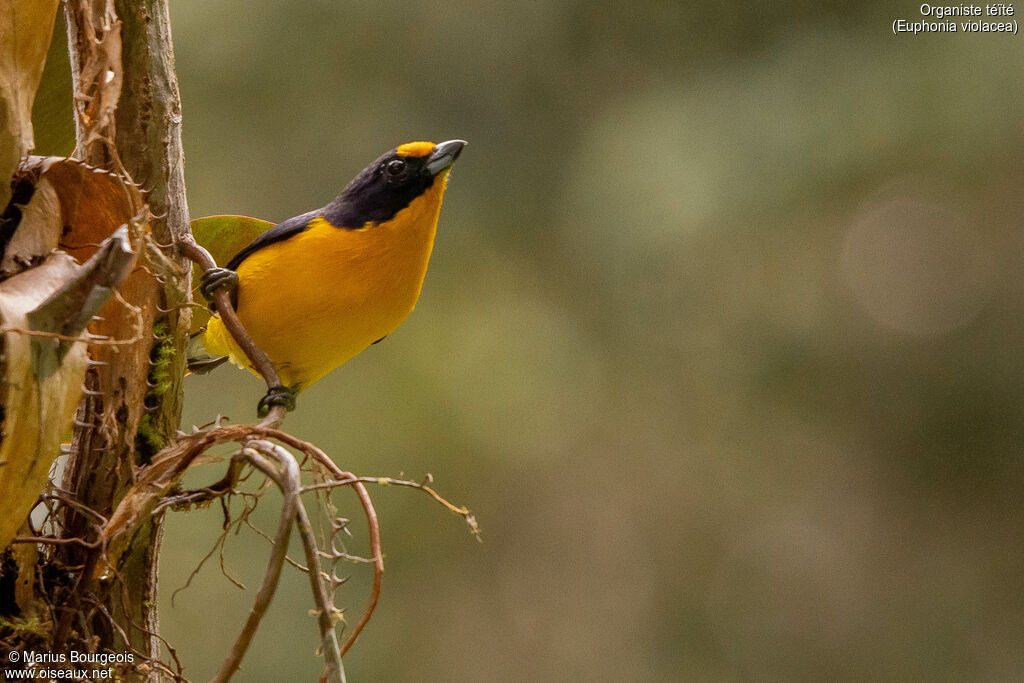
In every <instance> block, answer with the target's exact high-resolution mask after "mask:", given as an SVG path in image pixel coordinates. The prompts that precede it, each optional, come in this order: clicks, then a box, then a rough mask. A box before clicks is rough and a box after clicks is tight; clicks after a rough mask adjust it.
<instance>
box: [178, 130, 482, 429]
mask: <svg viewBox="0 0 1024 683" xmlns="http://www.w3.org/2000/svg"><path fill="white" fill-rule="evenodd" d="M465 144H466V143H465V141H463V140H449V141H447V142H442V143H440V144H436V145H435V144H434V143H432V142H408V143H406V144H404V145H400V146H399V147H397V148H395V149H393V150H391V151H389V152H387V153H386V154H384V155H383V156H381V157H380V158H378V159H377V160H376V161H373V162H372V163H371V164H370V165H369V166H367V167H366V168H364V169H363V170H362V171H361V172H360V173H359V174H358V175H357V176H356V177H355V178H354V179H353V180H352V182H350V183H349V184H348V186H347V187H345V189H344V190H342V191H341V194H339V195H338V196H337V197H335V198H334V199H333V200H332V201H331V202H330V203H329V204H327V205H326V206H324V207H323V208H321V209H316V210H315V211H310V212H308V213H304V214H302V215H300V216H295V217H294V218H289V219H288V220H286V221H284V222H283V223H279V224H278V225H276V226H274V227H273V228H270V229H269V230H267V231H266V232H265V233H263V234H262V235H260V236H259V237H258V238H257V239H255V240H254V241H253V242H252V243H251V244H249V245H248V246H247V247H245V248H244V249H242V250H241V251H240V252H238V253H237V254H236V255H235V256H234V258H232V259H231V260H230V261H229V262H228V264H227V266H226V267H225V268H212V269H210V270H207V271H206V272H205V273H204V274H203V277H202V284H201V286H200V290H201V291H202V293H203V294H204V296H206V297H207V298H211V297H212V296H213V292H214V291H215V290H217V289H219V288H221V287H224V288H226V289H228V291H229V292H230V293H231V295H232V300H233V302H234V304H235V309H236V310H237V312H238V317H239V318H240V319H241V321H242V323H243V324H244V325H245V328H246V330H247V331H248V332H249V335H250V336H251V337H252V339H253V341H254V342H255V343H256V345H257V346H258V347H260V348H261V349H262V350H263V351H264V352H265V353H266V354H267V356H269V358H270V360H271V361H272V362H273V364H274V367H275V369H276V370H277V372H278V374H279V376H280V378H281V383H282V384H283V386H281V387H274V388H273V389H271V391H269V392H268V393H267V395H266V396H264V397H263V399H262V400H261V401H260V405H259V412H260V414H265V413H266V412H267V410H269V408H270V406H272V405H285V406H286V407H287V408H288V409H289V410H290V409H292V408H294V406H295V395H296V394H298V393H299V392H300V391H302V390H303V389H306V388H308V387H309V386H310V385H311V384H313V383H314V382H316V381H317V380H319V379H320V378H322V377H323V376H324V375H326V374H327V373H329V372H330V371H331V370H334V369H335V368H337V367H338V366H340V365H341V364H343V363H345V362H346V361H348V360H349V359H350V358H352V357H353V356H355V355H357V354H358V353H360V352H361V351H363V349H365V348H366V347H368V346H370V345H371V344H375V343H376V342H378V341H380V340H382V339H383V338H384V337H386V336H387V335H389V334H391V333H392V332H393V331H394V330H395V328H397V327H398V326H399V324H401V322H402V321H403V320H405V318H406V316H408V315H409V313H410V312H412V309H413V307H414V306H415V305H416V300H417V299H418V298H419V295H420V289H421V288H422V286H423V278H424V276H425V275H426V272H427V262H428V261H429V259H430V252H431V249H432V248H433V244H434V234H435V232H436V229H437V219H438V214H439V212H440V210H441V198H442V196H443V195H444V190H445V185H446V184H447V182H448V174H449V171H450V170H451V165H452V163H453V162H454V161H455V160H456V159H457V158H458V156H459V153H460V152H461V151H462V148H463V146H464V145H465ZM201 341H202V345H203V346H205V351H206V353H207V354H209V355H207V356H206V357H205V358H190V360H189V367H190V368H192V369H193V370H196V371H199V372H201V371H203V370H204V369H209V368H210V367H211V366H213V365H216V364H219V362H220V361H222V360H224V358H225V357H226V358H230V360H231V361H232V362H234V363H235V364H237V365H239V366H240V367H246V368H248V369H250V370H252V369H253V368H252V367H251V366H250V365H249V363H248V359H247V358H246V356H245V354H244V353H243V352H242V350H241V349H240V348H239V347H238V345H237V344H236V343H235V341H234V339H233V338H232V337H231V335H230V333H229V332H228V331H227V329H226V328H225V327H224V324H223V323H222V321H221V320H220V318H219V317H218V316H213V317H212V318H211V319H210V321H209V323H208V324H207V326H206V329H205V331H204V332H202V333H201Z"/></svg>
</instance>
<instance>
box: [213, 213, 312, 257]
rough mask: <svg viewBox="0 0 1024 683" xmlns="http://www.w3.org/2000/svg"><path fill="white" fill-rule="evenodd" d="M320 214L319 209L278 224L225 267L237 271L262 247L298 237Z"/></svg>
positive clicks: (251, 243)
mask: <svg viewBox="0 0 1024 683" xmlns="http://www.w3.org/2000/svg"><path fill="white" fill-rule="evenodd" d="M321 213H322V210H321V209H317V210H316V211H309V212H307V213H304V214H302V215H300V216H295V217H294V218H289V219H288V220H286V221H283V222H281V223H278V224H277V225H275V226H274V227H272V228H271V229H270V230H267V231H266V232H265V233H263V234H262V235H260V236H259V237H257V238H256V239H254V240H253V241H252V242H250V243H249V246H247V247H246V248H245V249H242V251H240V252H238V253H237V254H235V255H234V256H233V257H232V258H231V260H230V261H228V264H227V267H228V268H230V269H231V270H238V266H239V265H241V263H242V261H244V260H245V259H247V258H248V257H249V256H251V255H252V254H254V253H256V252H257V251H259V250H260V249H262V248H263V247H266V246H268V245H271V244H274V243H275V242H282V241H284V240H286V239H288V238H289V237H292V236H293V235H298V234H299V233H300V232H302V231H303V230H305V229H306V228H308V227H309V222H310V221H311V220H313V219H314V218H316V217H317V216H319V215H320V214H321Z"/></svg>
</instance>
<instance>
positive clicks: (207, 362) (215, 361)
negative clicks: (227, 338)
mask: <svg viewBox="0 0 1024 683" xmlns="http://www.w3.org/2000/svg"><path fill="white" fill-rule="evenodd" d="M205 333H206V328H205V327H204V328H203V329H201V330H199V331H198V332H196V333H195V334H193V335H191V336H190V337H189V338H188V347H187V348H186V350H185V358H186V363H187V364H188V369H189V372H194V373H196V374H197V375H205V374H206V373H208V372H210V371H211V370H213V369H214V368H216V367H217V366H219V365H220V364H221V363H223V362H224V361H226V360H227V359H228V357H227V356H211V355H210V354H209V353H207V352H206V346H205V344H204V343H203V334H205Z"/></svg>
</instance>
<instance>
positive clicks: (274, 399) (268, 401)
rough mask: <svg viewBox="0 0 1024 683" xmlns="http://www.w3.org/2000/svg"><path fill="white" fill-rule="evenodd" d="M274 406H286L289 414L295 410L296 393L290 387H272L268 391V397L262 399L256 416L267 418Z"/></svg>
mask: <svg viewBox="0 0 1024 683" xmlns="http://www.w3.org/2000/svg"><path fill="white" fill-rule="evenodd" d="M274 406H284V408H285V410H287V411H289V412H291V411H292V410H295V393H294V392H293V391H292V390H291V389H289V388H288V387H281V386H278V387H271V388H270V389H268V390H267V395H266V396H264V397H263V398H261V399H260V403H259V405H258V406H257V407H256V415H257V416H258V417H266V416H267V413H269V412H270V409H271V408H272V407H274Z"/></svg>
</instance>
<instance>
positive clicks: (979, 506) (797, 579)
mask: <svg viewBox="0 0 1024 683" xmlns="http://www.w3.org/2000/svg"><path fill="white" fill-rule="evenodd" d="M170 4H171V10H172V20H173V27H174V38H175V47H176V52H177V64H178V74H179V78H180V83H181V90H182V98H183V105H184V116H185V119H184V122H185V123H184V134H185V146H186V154H187V159H186V177H187V179H188V191H189V202H190V207H191V211H192V215H193V216H195V217H198V216H203V215H208V214H216V213H239V214H246V215H252V216H256V217H260V218H265V219H268V220H272V221H280V220H283V219H285V218H287V217H289V216H292V215H294V214H298V213H300V212H303V211H306V210H308V209H310V208H313V207H316V206H320V205H322V204H324V203H325V202H326V201H327V200H329V199H330V198H331V197H333V196H334V194H335V193H336V192H337V191H338V190H339V189H340V188H341V187H342V186H343V185H344V184H345V183H347V182H348V180H349V179H350V178H351V177H352V176H353V175H354V174H355V173H356V171H358V170H359V169H360V168H361V167H362V166H363V165H364V164H365V163H367V162H368V161H369V160H371V159H373V158H375V157H376V156H377V155H379V154H380V153H382V152H383V151H385V150H387V149H388V148H391V147H393V146H395V145H396V144H398V143H400V142H403V141H407V140H413V139H429V140H443V139H448V138H455V137H459V138H464V139H466V140H468V141H469V143H470V144H469V146H468V147H467V148H466V151H465V153H464V154H463V156H462V158H461V159H460V160H459V162H458V164H457V165H456V168H455V170H454V173H453V175H452V180H451V183H450V184H449V190H448V195H447V199H446V202H445V206H444V209H443V211H442V216H441V224H440V230H439V233H438V238H437V243H436V246H435V251H434V256H433V260H432V265H431V269H430V272H429V274H428V277H427V282H426V285H425V287H424V291H423V296H422V298H421V300H420V302H419V305H418V307H417V310H416V312H415V314H414V315H412V316H411V317H410V319H409V320H408V321H407V322H406V323H405V324H404V326H403V327H402V328H401V329H400V330H399V331H398V332H397V333H395V334H394V335H392V336H391V337H389V338H388V340H387V341H386V342H385V343H383V344H380V345H379V346H374V347H373V348H371V349H370V350H368V351H367V352H366V353H365V354H363V355H362V356H360V357H358V358H356V359H355V360H353V361H352V362H350V363H349V364H347V365H346V366H345V367H344V368H342V369H341V370H339V371H337V372H335V373H334V374H333V375H331V376H330V377H329V378H327V379H325V380H324V381H322V382H320V383H319V384H317V385H316V386H315V387H313V388H312V389H310V390H309V391H308V392H307V393H305V394H303V396H302V397H301V400H300V409H299V410H298V411H297V412H295V413H293V414H292V415H291V416H290V417H289V419H288V421H287V422H286V427H287V428H288V429H289V430H290V431H291V432H293V433H294V434H296V435H298V436H301V437H303V438H305V439H309V440H311V441H313V442H315V443H317V444H319V445H320V446H321V447H322V448H323V449H324V450H326V451H327V452H328V453H329V454H331V455H332V456H333V457H334V459H335V460H336V461H337V462H338V463H339V464H340V465H341V466H342V467H344V468H346V469H350V470H353V471H355V472H358V473H360V474H365V475H399V474H402V473H404V475H405V476H408V477H410V478H416V479H418V478H421V477H422V476H424V474H425V473H427V472H430V473H433V475H434V476H435V478H436V481H437V484H436V487H437V488H438V490H439V491H441V492H442V493H443V494H444V495H446V496H448V497H449V498H451V499H452V500H454V501H455V502H457V503H462V504H466V505H468V506H469V507H470V508H472V510H473V511H474V512H475V513H476V515H477V517H478V519H479V521H480V523H481V525H482V528H483V537H484V543H483V544H478V543H477V542H476V541H474V540H473V538H472V537H471V535H470V534H469V533H467V531H466V528H465V525H464V524H463V523H462V522H461V520H459V519H458V518H457V517H456V516H453V515H451V514H450V513H448V512H446V511H445V510H443V509H442V508H440V507H439V506H437V505H435V504H433V503H432V502H431V501H430V500H429V499H428V498H427V497H426V496H423V495H422V494H419V493H417V492H415V491H410V490H401V489H396V488H385V489H374V490H371V493H372V495H373V496H374V498H375V500H376V502H377V505H378V510H379V513H380V516H381V519H382V527H383V536H384V544H385V549H386V558H387V575H386V579H385V590H384V594H383V598H382V601H381V605H380V608H379V610H378V613H377V616H376V618H375V619H374V620H373V622H372V623H371V624H370V626H369V628H368V629H367V631H366V632H365V633H364V635H363V636H362V638H361V639H360V641H359V642H358V644H357V645H356V647H355V648H354V650H353V651H352V652H351V654H350V655H349V656H348V657H347V658H346V666H347V670H348V674H349V680H352V681H522V680H545V681H547V680H550V681H555V680H580V681H584V680H585V681H626V680H637V681H676V680H709V681H715V680H748V679H755V680H771V679H774V680H821V679H829V678H839V679H875V680H877V679H919V680H921V679H923V680H956V679H960V680H962V679H973V680H983V679H987V680H1009V679H1015V678H1017V679H1019V678H1021V677H1024V648H1022V647H1021V643H1022V642H1024V589H1022V582H1021V576H1022V570H1024V549H1022V547H1021V538H1022V537H1024V496H1022V495H1021V485H1022V483H1024V467H1022V457H1021V444H1022V443H1024V418H1022V416H1024V410H1022V406H1024V362H1022V360H1021V349H1022V347H1024V283H1022V280H1021V277H1020V275H1019V273H1021V271H1022V266H1024V264H1022V260H1024V251H1022V247H1024V243H1022V242H1024V232H1022V230H1021V227H1022V225H1021V224H1022V219H1024V194H1022V192H1021V188H1022V184H1024V89H1022V88H1021V83H1022V80H1024V52H1022V43H1021V42H1020V39H1019V38H1016V37H1014V36H1006V35H992V34H985V35H964V34H952V35H949V34H944V35H918V36H916V37H915V36H911V35H901V36H894V35H893V34H892V31H891V23H892V21H893V20H894V19H896V18H908V19H920V16H919V14H918V9H917V7H918V5H917V4H916V3H904V4H903V5H893V4H892V3H883V2H861V3H853V4H850V3H839V2H824V3H822V2H801V1H798V0H792V1H790V2H781V3H780V2H772V3H767V2H754V3H747V4H746V5H744V6H739V5H737V6H715V7H711V6H702V5H692V6H687V5H685V4H684V3H678V2H672V1H668V0H636V1H635V2H631V3H623V2H611V1H610V0H591V1H589V2H581V1H579V0H547V1H546V2H518V3H512V2H508V3H502V2H482V3H481V2H467V1H465V0H444V1H443V2H442V1H439V0H438V1H434V2H411V1H407V0H391V1H387V0H385V1H381V2H376V3H350V2H339V1H337V0H304V1H303V2H289V1H285V0H261V1H259V2H255V1H253V0H220V1H219V2H215V3H214V2H206V1H205V0H174V2H172V3H170ZM187 391H188V393H187V397H186V402H187V405H186V423H187V424H203V423H206V422H208V421H209V420H211V419H213V418H214V417H215V416H216V414H218V413H222V414H224V415H228V416H230V417H231V418H233V419H234V420H236V421H247V420H250V419H252V417H253V409H254V406H255V402H256V400H257V399H258V398H259V397H260V396H261V395H262V393H263V387H262V385H261V384H260V382H259V381H257V380H256V379H255V378H254V377H250V376H248V375H247V374H246V373H242V372H240V371H237V370H234V369H231V368H223V369H221V370H219V371H217V372H216V373H214V374H212V375H209V376H206V377H191V378H189V379H188V381H187ZM221 471H222V467H214V468H212V469H210V470H208V471H207V472H206V473H200V476H197V477H196V478H195V479H194V480H193V483H200V482H203V481H210V480H212V479H214V478H217V477H219V476H220V472H221ZM336 498H337V499H338V501H339V502H344V503H345V504H346V505H350V504H351V502H352V501H351V500H350V494H349V495H346V494H344V492H342V493H340V494H339V495H338V496H336ZM277 504H278V497H277V496H276V494H275V493H273V492H270V493H268V495H267V496H266V498H265V499H264V502H263V505H262V508H261V511H260V514H259V515H258V517H259V519H260V520H262V523H263V526H264V528H266V529H268V530H270V529H272V528H273V524H274V515H275V514H276V506H277ZM344 512H345V514H347V515H349V516H351V517H352V518H353V520H355V521H354V522H353V525H352V528H353V533H354V538H353V539H352V541H351V542H350V544H349V548H350V550H351V551H352V552H355V553H362V554H365V552H366V550H365V533H364V531H363V525H362V524H361V523H360V522H359V521H358V519H359V518H358V516H357V515H358V512H357V510H356V508H355V507H350V508H345V510H344ZM220 523H221V513H220V511H219V510H218V509H216V508H211V509H209V510H206V511H200V512H194V513H190V514H172V515H169V516H168V523H167V539H166V546H165V549H164V553H163V559H162V573H161V581H162V588H161V590H162V600H163V602H162V606H161V611H162V615H161V616H162V621H163V624H164V630H165V633H164V635H165V636H166V637H167V638H168V639H169V640H170V642H171V643H173V644H174V645H175V646H176V648H177V650H178V653H179V656H180V657H181V659H182V661H183V663H184V665H185V673H186V675H187V676H189V677H190V678H192V679H195V680H206V679H207V678H208V677H209V676H211V675H212V674H213V673H214V672H215V670H216V668H217V667H218V665H219V663H220V661H221V659H222V658H223V656H224V654H225V652H226V651H227V649H228V647H229V645H230V642H231V641H232V639H233V638H234V636H235V634H236V633H237V631H238V629H239V628H240V627H241V624H242V623H243V621H244V619H245V616H246V615H247V614H248V611H249V607H250V605H251V603H252V600H253V598H254V595H255V590H256V588H257V587H258V585H259V580H260V577H261V572H262V568H263V566H264V564H265V557H266V554H267V546H266V543H265V542H264V541H263V540H262V539H260V538H259V537H257V536H255V535H254V534H252V533H251V532H246V533H243V534H241V535H240V536H238V537H236V536H232V537H231V538H230V539H229V542H228V546H227V551H226V553H225V566H226V568H227V570H228V571H229V572H230V573H231V574H232V575H233V576H236V577H237V578H239V579H240V580H242V581H244V582H245V583H246V584H247V585H248V586H249V590H247V591H244V592H243V591H240V590H238V589H237V588H235V587H234V586H233V585H231V583H229V582H228V581H227V580H225V579H224V578H223V577H221V576H220V573H219V570H218V568H217V559H216V557H215V558H214V559H213V560H212V561H211V562H210V563H209V566H207V567H206V568H204V570H203V572H202V573H201V574H200V575H199V578H198V580H196V581H193V585H192V586H191V587H190V588H189V589H188V590H186V591H183V592H182V593H180V594H179V595H178V596H177V598H176V599H175V601H174V604H173V606H172V603H171V600H170V598H171V593H172V591H173V590H174V589H175V588H178V587H179V586H181V585H182V584H183V583H184V582H185V580H186V579H187V577H188V574H189V572H190V571H191V570H192V569H193V568H194V567H195V565H196V564H197V563H198V561H199V559H200V558H201V557H202V555H203V554H205V553H206V552H207V550H208V549H209V548H210V547H212V545H213V542H214V540H215V538H216V536H217V534H218V532H219V529H220ZM349 573H351V575H352V577H353V578H352V580H351V581H350V582H349V583H348V584H347V585H346V586H344V587H343V588H342V589H341V591H340V593H339V603H340V604H343V605H345V606H347V607H348V610H349V611H348V613H349V618H350V619H354V616H355V615H358V614H359V613H360V612H361V610H362V607H363V604H364V600H365V597H366V593H367V586H368V571H367V568H366V567H365V566H363V565H356V564H354V565H352V566H351V567H350V568H349ZM311 607H312V603H311V599H310V597H309V592H308V584H307V583H306V579H305V577H303V576H302V575H301V574H299V573H298V572H296V571H294V570H286V581H285V583H284V584H283V586H282V588H281V589H280V591H279V592H278V595H277V598H276V601H275V604H274V607H273V609H272V611H271V613H270V615H269V616H268V618H267V620H266V621H265V623H264V625H263V628H262V629H261V630H260V632H259V635H258V637H257V640H256V643H255V645H254V648H253V650H252V651H251V652H250V653H249V654H248V656H247V657H246V659H245V661H244V666H243V670H242V673H241V674H240V675H239V677H238V680H241V681H253V682H260V681H283V680H296V681H299V680H308V681H312V680H315V679H316V676H317V675H318V673H319V670H320V662H319V660H318V659H317V658H316V657H315V656H314V653H313V649H314V646H315V644H316V635H315V634H316V631H315V620H314V619H313V618H312V617H310V616H309V615H308V613H307V612H308V610H309V609H310V608H311Z"/></svg>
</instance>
